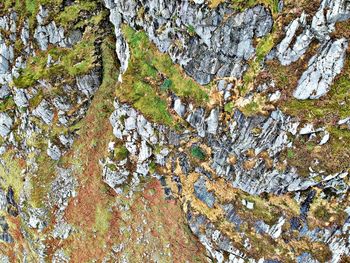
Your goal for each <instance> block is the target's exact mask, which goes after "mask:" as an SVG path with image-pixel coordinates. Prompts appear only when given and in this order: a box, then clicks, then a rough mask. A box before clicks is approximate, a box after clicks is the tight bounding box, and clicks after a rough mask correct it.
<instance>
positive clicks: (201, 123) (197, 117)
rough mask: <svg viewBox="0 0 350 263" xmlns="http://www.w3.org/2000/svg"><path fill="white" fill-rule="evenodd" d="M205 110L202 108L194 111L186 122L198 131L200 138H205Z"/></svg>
mask: <svg viewBox="0 0 350 263" xmlns="http://www.w3.org/2000/svg"><path fill="white" fill-rule="evenodd" d="M204 114H205V112H204V110H203V109H201V108H198V109H195V110H194V111H192V112H191V113H190V114H189V115H188V117H187V119H186V121H187V122H188V123H189V124H190V125H191V126H192V127H193V128H195V129H196V130H197V132H198V135H199V136H200V137H204V136H205V119H204Z"/></svg>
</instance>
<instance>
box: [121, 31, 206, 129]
mask: <svg viewBox="0 0 350 263" xmlns="http://www.w3.org/2000/svg"><path fill="white" fill-rule="evenodd" d="M123 32H124V35H125V37H126V40H127V42H128V44H129V47H130V53H131V54H130V55H131V58H130V61H129V65H128V69H127V71H126V72H125V73H124V75H123V83H122V84H121V85H120V87H119V88H117V90H116V94H117V96H118V97H119V98H120V99H121V100H124V101H127V102H129V103H132V104H133V105H134V107H135V108H137V109H138V110H140V111H141V112H142V113H143V114H145V115H146V116H148V117H149V118H151V119H152V120H153V121H156V122H160V123H164V124H167V125H170V126H173V125H174V121H173V119H172V116H171V114H170V113H169V111H168V109H167V103H166V99H167V97H168V96H167V94H166V91H167V90H171V91H172V92H174V93H175V94H176V95H178V96H179V97H182V98H185V99H190V100H193V101H194V102H195V103H198V104H199V103H203V102H206V101H207V100H208V95H207V93H206V92H205V91H204V90H203V87H201V86H199V85H198V84H197V83H196V82H195V81H194V80H192V79H191V78H189V77H186V76H185V75H184V74H183V73H182V70H181V69H180V67H179V66H177V65H174V64H173V63H172V61H171V59H170V57H169V56H168V55H166V54H162V53H160V52H159V51H158V50H157V48H156V47H155V45H154V44H152V43H151V42H150V41H149V39H148V37H147V35H146V33H144V32H141V31H140V32H136V31H134V30H133V29H132V28H130V27H129V26H123Z"/></svg>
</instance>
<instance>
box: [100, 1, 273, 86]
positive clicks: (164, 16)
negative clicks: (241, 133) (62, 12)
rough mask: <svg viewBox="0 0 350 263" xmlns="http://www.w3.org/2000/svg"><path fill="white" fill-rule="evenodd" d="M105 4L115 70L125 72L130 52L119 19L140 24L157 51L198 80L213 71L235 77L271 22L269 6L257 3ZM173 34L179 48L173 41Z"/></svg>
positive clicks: (209, 77) (212, 74) (208, 77)
mask: <svg viewBox="0 0 350 263" xmlns="http://www.w3.org/2000/svg"><path fill="white" fill-rule="evenodd" d="M105 4H106V6H107V7H108V8H109V9H110V21H111V22H112V23H113V24H114V26H115V33H116V39H117V41H116V46H117V54H118V57H119V60H120V61H121V73H123V72H125V70H126V68H127V64H128V59H129V56H130V55H129V48H128V46H127V43H126V42H125V40H124V38H123V36H122V33H121V30H120V26H121V23H122V21H123V22H126V23H127V24H129V25H131V26H132V27H134V28H136V27H142V28H144V30H145V31H146V33H147V34H148V36H149V37H150V39H151V40H152V41H153V42H154V43H155V44H156V45H157V47H158V48H159V49H160V50H161V51H162V52H168V53H169V54H170V56H171V58H172V60H173V61H174V62H177V63H179V64H180V65H181V66H183V67H184V69H185V71H186V72H187V73H188V74H189V75H190V76H192V77H193V78H194V79H195V80H196V81H197V82H198V83H200V84H203V85H204V84H208V83H209V82H210V81H211V80H212V79H214V78H215V76H220V77H240V76H241V75H242V72H243V71H244V70H245V69H246V60H247V59H249V58H251V57H252V56H253V54H254V52H255V49H254V47H253V38H255V37H262V36H264V35H266V34H267V33H268V32H269V31H270V30H271V28H272V24H273V21H272V17H271V14H270V12H269V11H268V10H267V9H266V8H264V7H263V6H262V5H257V6H255V7H253V8H250V9H247V10H245V11H243V12H242V13H238V14H232V10H230V9H229V8H228V7H226V6H225V5H220V6H219V8H218V10H213V9H210V8H208V7H207V6H204V5H201V8H200V12H198V8H199V6H198V5H197V4H196V3H193V2H188V1H180V2H167V1H160V2H159V1H155V0H152V1H147V2H137V1H129V2H126V1H119V2H115V3H114V4H112V3H111V1H105ZM141 9H142V10H145V14H144V15H145V16H147V17H149V19H141V18H140V17H139V16H138V13H137V10H141ZM228 14H231V15H230V16H227V15H228ZM225 17H227V19H226V18H225ZM189 27H193V28H194V31H195V32H196V34H195V35H194V36H193V35H192V33H189V32H188V30H186V29H188V28H189ZM159 28H162V30H158V29H159ZM177 40H179V42H180V43H183V46H184V47H185V48H181V47H176V46H174V45H173V43H174V42H176V41H177Z"/></svg>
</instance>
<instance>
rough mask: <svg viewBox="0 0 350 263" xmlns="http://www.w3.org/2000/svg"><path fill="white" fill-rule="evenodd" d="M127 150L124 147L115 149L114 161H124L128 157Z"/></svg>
mask: <svg viewBox="0 0 350 263" xmlns="http://www.w3.org/2000/svg"><path fill="white" fill-rule="evenodd" d="M128 154H129V152H128V149H126V147H125V146H122V147H117V148H115V149H114V158H115V159H116V160H119V161H120V160H124V159H125V158H127V157H128Z"/></svg>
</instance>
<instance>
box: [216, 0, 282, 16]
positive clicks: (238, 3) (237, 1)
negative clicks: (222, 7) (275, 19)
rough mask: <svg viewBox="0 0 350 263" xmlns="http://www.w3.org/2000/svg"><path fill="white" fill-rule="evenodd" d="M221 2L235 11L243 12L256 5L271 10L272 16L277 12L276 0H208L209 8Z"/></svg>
mask: <svg viewBox="0 0 350 263" xmlns="http://www.w3.org/2000/svg"><path fill="white" fill-rule="evenodd" d="M223 2H226V3H229V4H230V5H231V6H232V8H233V9H235V10H237V11H243V10H244V9H246V8H249V7H252V6H255V5H257V4H264V5H266V6H267V7H269V8H270V9H271V11H272V13H273V14H275V13H277V12H278V0H209V6H210V7H211V8H216V7H217V6H218V5H219V4H221V3H223Z"/></svg>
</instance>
